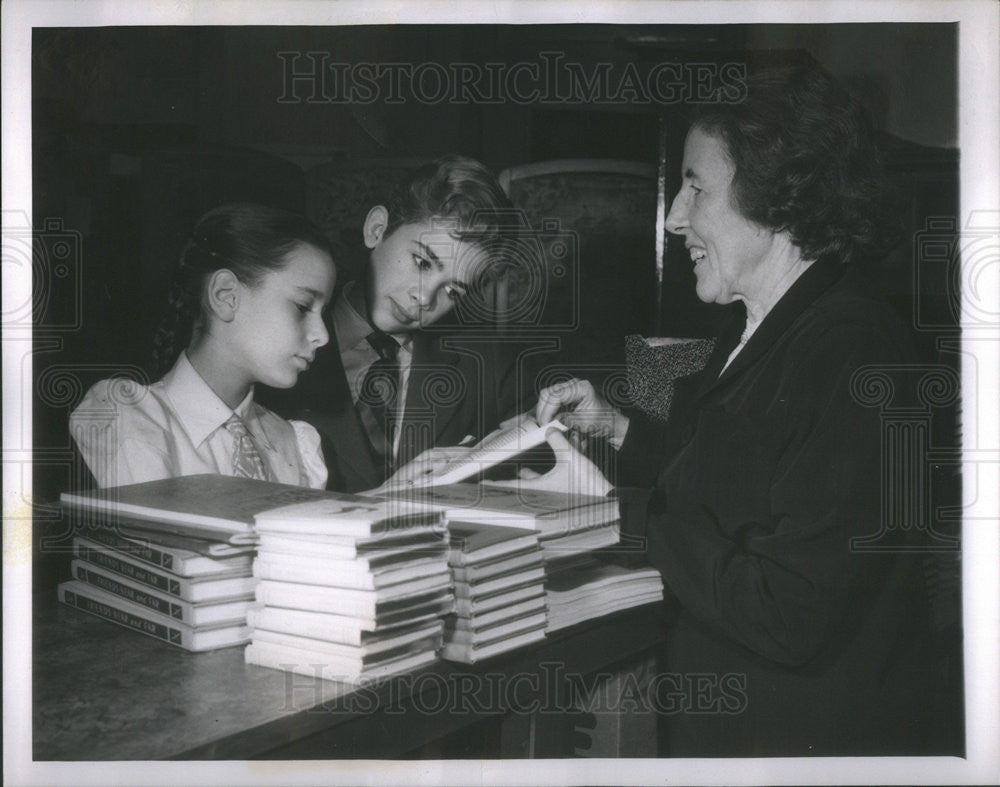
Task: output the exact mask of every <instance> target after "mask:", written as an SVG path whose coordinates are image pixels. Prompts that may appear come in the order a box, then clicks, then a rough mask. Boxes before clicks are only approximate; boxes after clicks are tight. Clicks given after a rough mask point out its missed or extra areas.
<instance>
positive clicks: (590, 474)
mask: <svg viewBox="0 0 1000 787" xmlns="http://www.w3.org/2000/svg"><path fill="white" fill-rule="evenodd" d="M877 162H878V156H877V154H876V150H875V147H874V144H873V141H872V136H871V133H870V131H869V129H868V127H867V125H866V124H865V121H864V119H863V115H862V114H861V112H860V111H859V109H858V107H857V106H856V104H855V103H854V101H853V100H852V99H851V98H850V97H849V96H848V95H847V94H846V93H844V92H843V91H842V90H841V89H840V88H839V87H838V86H837V85H836V84H835V83H834V82H833V81H832V80H831V79H830V78H829V77H828V76H827V75H825V74H823V73H821V72H818V71H817V70H814V69H804V68H802V69H795V70H786V71H779V72H770V73H765V74H762V75H760V76H758V77H756V78H754V79H752V80H751V81H750V84H749V86H748V95H747V97H746V100H745V101H744V102H742V103H740V104H734V105H722V106H714V107H711V108H710V109H709V110H708V111H707V112H705V113H704V114H702V115H701V116H700V117H699V118H698V119H697V121H696V122H695V123H694V125H693V127H692V128H691V130H690V132H689V134H688V136H687V140H686V143H685V147H684V159H683V162H682V164H681V171H682V175H683V180H682V183H681V187H680V191H679V192H678V193H677V196H676V197H675V199H674V201H673V205H672V207H671V209H670V214H669V216H668V217H667V226H668V228H669V230H670V232H672V233H674V234H677V235H679V236H681V237H682V238H683V239H684V245H685V247H686V248H687V249H688V250H689V252H690V256H691V261H692V263H693V264H694V273H695V276H696V279H697V293H698V297H699V298H700V299H701V300H703V301H706V302H714V303H720V304H729V303H733V302H735V301H741V302H742V303H743V305H744V306H745V312H744V310H743V309H740V308H739V307H738V306H737V307H735V308H734V310H733V313H732V319H731V321H730V322H729V324H728V326H727V327H725V328H724V330H723V331H722V332H721V334H720V336H719V337H718V340H717V343H716V348H715V351H714V355H713V356H712V357H711V358H710V360H709V361H708V365H707V367H706V368H705V369H704V370H703V371H702V372H701V373H699V374H697V375H694V376H692V377H687V378H682V379H680V380H678V381H677V389H676V392H675V395H674V402H673V405H672V411H671V415H670V419H669V422H668V424H667V425H666V427H665V429H658V428H656V427H654V426H653V425H652V424H651V423H649V422H646V421H644V420H643V419H642V418H641V417H639V416H633V418H632V419H629V418H628V417H626V416H625V415H624V414H622V413H618V412H615V411H612V410H611V408H610V407H609V406H608V405H607V404H605V403H604V402H603V401H602V400H601V399H600V398H599V397H598V396H597V394H596V393H595V392H594V390H593V388H592V387H591V386H590V385H589V384H588V383H586V382H583V381H574V382H572V383H570V384H568V385H562V386H559V387H554V388H550V389H546V390H543V391H542V392H541V397H540V400H539V403H538V406H537V408H536V414H537V419H538V422H539V423H545V422H547V421H548V420H550V419H551V418H553V417H555V416H556V415H557V414H558V413H559V412H560V411H562V410H567V409H568V410H569V412H564V413H563V415H562V419H563V420H564V421H565V422H567V423H570V424H573V425H575V426H576V427H577V428H579V429H580V430H582V431H584V432H596V431H598V430H599V429H601V428H605V429H606V428H607V425H608V424H609V423H613V424H614V427H613V428H614V433H615V434H614V435H609V436H610V437H611V438H612V444H619V441H621V442H620V450H619V462H618V478H617V481H618V484H619V486H618V489H617V495H618V497H619V498H620V500H621V517H622V525H621V526H622V532H623V534H630V535H633V536H639V537H641V538H642V541H641V542H640V543H642V544H644V548H645V552H646V556H647V558H648V560H649V562H650V563H652V565H654V566H655V567H657V568H658V569H659V570H660V572H661V573H662V575H663V581H664V584H665V586H666V589H667V591H668V595H669V596H671V597H672V598H671V600H670V605H671V606H672V609H671V611H670V615H669V616H668V624H669V625H668V629H667V640H666V644H665V647H664V649H663V653H662V654H661V656H662V658H661V663H660V670H661V672H664V671H665V672H668V673H670V674H671V675H672V676H674V680H673V681H672V682H671V681H665V682H660V683H659V684H658V685H659V686H660V687H661V689H662V691H663V692H666V693H671V692H672V693H674V694H676V692H677V691H678V690H680V691H681V692H685V691H687V690H688V688H690V685H693V684H691V680H692V679H696V678H697V676H698V675H705V674H708V675H709V676H710V678H711V679H710V680H708V681H707V682H704V681H703V683H702V685H703V686H709V687H714V688H713V689H706V690H705V691H708V693H709V694H711V692H712V691H714V692H715V693H716V694H718V692H719V691H720V686H722V687H729V690H727V691H726V694H725V696H724V697H722V699H723V700H724V701H722V702H719V701H717V700H718V699H719V697H714V696H713V697H705V698H703V699H704V700H705V701H704V702H703V703H701V709H703V710H704V709H708V711H709V712H707V713H705V712H698V711H699V707H698V703H688V705H687V706H686V707H683V703H681V705H682V707H677V706H678V703H677V702H676V697H675V699H674V701H673V705H671V704H670V703H669V702H667V699H669V698H666V699H663V705H664V706H668V707H672V709H673V712H672V713H671V714H670V715H669V716H665V717H664V721H665V722H666V724H665V727H666V736H665V740H664V741H662V743H663V744H664V745H665V749H664V752H663V753H665V754H673V755H686V756H711V755H720V754H721V755H736V756H758V755H804V754H876V753H877V754H886V753H920V752H922V751H925V750H926V749H925V746H926V744H927V741H925V740H924V739H923V736H924V732H923V724H922V719H923V718H924V717H925V716H926V714H927V711H926V709H925V706H926V702H925V697H926V694H925V693H924V690H923V689H922V685H923V684H924V682H926V678H927V675H928V670H927V668H926V666H925V663H924V661H923V660H922V659H923V657H922V653H923V649H922V648H921V646H920V643H921V639H922V637H923V634H922V632H923V626H922V621H923V620H924V619H925V613H924V592H923V585H922V582H921V578H920V575H919V573H917V572H916V571H915V566H914V564H913V563H912V562H911V560H910V558H909V557H907V555H905V554H903V553H901V552H894V553H885V552H877V553H874V552H861V551H852V546H851V540H852V538H853V537H857V536H866V535H872V534H874V533H877V532H879V526H880V524H879V520H880V494H881V493H882V490H881V488H880V483H881V478H882V477H883V474H882V465H881V461H882V460H881V454H880V439H881V428H880V420H879V413H878V411H877V410H876V409H873V408H871V407H865V406H863V405H862V404H861V403H859V402H858V401H856V400H855V398H854V397H852V393H851V379H852V375H853V374H854V373H855V372H856V371H857V370H858V369H859V368H860V367H862V366H865V365H867V364H899V363H905V362H907V361H909V360H910V359H911V348H910V342H909V340H908V334H907V332H906V331H905V329H904V327H903V325H902V324H901V323H900V322H899V321H898V320H897V318H896V317H895V316H894V315H893V313H892V312H891V311H890V309H889V308H888V307H887V305H886V304H885V303H883V301H882V300H880V299H879V298H878V297H877V296H876V295H875V294H874V293H873V291H872V287H871V286H870V285H869V284H868V283H867V282H866V280H865V279H864V278H863V277H862V275H861V274H860V273H859V271H858V268H859V267H860V266H861V265H863V264H865V263H870V262H874V261H876V260H877V258H878V255H879V254H880V253H881V252H882V251H883V250H884V249H885V248H886V246H887V244H886V243H885V241H886V238H887V235H888V233H886V232H885V231H884V229H883V217H884V216H885V215H886V211H885V210H884V207H883V205H882V203H881V200H882V198H883V193H884V192H883V189H882V187H881V181H880V179H879V170H878V166H877ZM550 442H551V443H552V445H553V447H554V448H555V449H556V452H557V454H558V455H561V456H562V457H563V458H562V459H561V460H560V462H559V463H558V465H557V468H556V469H555V470H553V471H552V473H550V474H549V476H546V477H543V478H542V479H541V480H540V481H538V482H536V483H538V484H540V485H543V486H549V487H561V488H564V489H565V488H571V489H579V490H585V491H604V490H608V489H610V485H609V484H608V483H607V481H605V480H604V478H603V477H602V476H601V475H600V473H599V471H598V470H597V468H596V467H595V466H593V465H592V464H590V463H589V462H588V461H587V460H586V459H584V458H583V457H582V455H579V454H577V453H576V452H575V451H574V449H573V448H572V447H571V446H570V444H569V443H568V442H567V441H566V440H565V439H564V438H563V436H562V435H560V434H556V433H555V430H553V432H552V434H551V435H550ZM626 484H631V485H633V487H635V488H628V487H627V486H625V485H626ZM643 487H645V488H643ZM734 686H735V687H738V690H737V691H735V692H734V691H733V690H732V689H733V687H734ZM688 693H690V692H688ZM734 696H735V699H734ZM688 699H689V700H690V699H691V698H690V697H688Z"/></svg>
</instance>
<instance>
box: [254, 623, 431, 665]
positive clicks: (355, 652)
mask: <svg viewBox="0 0 1000 787" xmlns="http://www.w3.org/2000/svg"><path fill="white" fill-rule="evenodd" d="M441 632H442V627H441V623H440V622H438V623H437V625H435V626H433V627H431V628H427V627H421V628H419V629H415V630H413V631H410V632H408V633H407V634H405V635H401V636H397V637H392V638H386V639H383V640H376V641H374V642H372V643H369V644H367V645H345V644H343V643H341V642H333V641H330V640H323V639H317V638H316V637H307V636H301V635H298V634H288V633H285V632H281V631H269V630H267V629H254V631H253V633H252V634H251V639H250V641H251V642H252V643H253V644H254V645H261V644H265V643H267V644H271V645H281V646H283V647H287V648H296V649H298V650H307V651H313V652H317V653H326V654H329V655H331V656H335V657H337V658H339V659H351V660H353V661H355V662H357V663H358V664H360V665H364V666H370V665H373V664H377V663H379V662H381V661H387V660H389V659H394V658H397V657H399V656H402V655H405V654H409V653H417V652H420V651H428V650H430V651H434V650H437V649H438V648H439V647H441Z"/></svg>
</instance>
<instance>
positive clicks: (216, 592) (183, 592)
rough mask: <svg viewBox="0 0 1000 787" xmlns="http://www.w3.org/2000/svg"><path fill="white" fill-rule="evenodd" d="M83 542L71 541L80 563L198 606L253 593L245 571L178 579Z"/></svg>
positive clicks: (248, 570) (252, 581) (252, 584)
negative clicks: (96, 567)
mask: <svg viewBox="0 0 1000 787" xmlns="http://www.w3.org/2000/svg"><path fill="white" fill-rule="evenodd" d="M86 542H87V540H86V539H83V538H75V539H73V554H74V555H75V556H76V557H77V558H79V559H80V560H85V561H87V562H88V563H91V564H93V565H95V566H98V567H100V568H103V569H105V570H106V571H110V572H113V573H115V574H118V575H121V576H123V577H125V578H126V579H130V580H132V581H133V582H135V583H138V584H139V585H142V586H144V587H147V588H151V589H153V590H158V591H160V592H161V593H164V594H166V595H168V596H173V597H175V598H179V599H183V600H184V601H194V602H199V601H211V600H216V599H224V598H235V597H238V596H246V595H247V594H249V593H253V591H254V586H255V585H256V583H257V580H256V579H254V577H253V576H252V575H251V573H250V569H249V567H247V568H246V569H243V570H241V571H239V572H235V573H233V572H229V573H227V574H226V575H223V576H202V577H181V576H178V575H176V574H173V573H171V572H169V571H162V570H160V571H157V570H155V569H153V568H151V567H150V566H149V564H147V563H143V562H141V561H139V560H133V559H131V558H130V557H128V556H126V555H124V554H121V553H117V552H113V551H111V550H108V549H106V548H104V547H100V548H94V547H91V546H88V545H87V543H86Z"/></svg>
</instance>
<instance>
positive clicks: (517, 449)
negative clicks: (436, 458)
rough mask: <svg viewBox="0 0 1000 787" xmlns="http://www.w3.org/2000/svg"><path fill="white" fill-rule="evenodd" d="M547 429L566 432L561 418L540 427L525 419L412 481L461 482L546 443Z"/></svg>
mask: <svg viewBox="0 0 1000 787" xmlns="http://www.w3.org/2000/svg"><path fill="white" fill-rule="evenodd" d="M549 429H558V430H560V431H563V432H565V431H566V429H567V427H566V425H565V424H563V423H561V422H560V421H549V422H548V423H547V424H542V425H541V426H539V425H538V424H537V423H535V422H534V421H532V420H531V419H528V420H525V421H522V422H521V423H520V424H518V425H517V426H512V427H510V428H509V429H501V430H499V431H496V432H493V433H492V434H489V435H487V436H486V437H485V438H483V439H482V440H481V441H480V442H479V443H477V444H476V445H474V446H472V447H471V448H470V449H469V452H468V453H466V454H463V455H462V456H459V457H456V458H455V459H453V460H452V461H450V462H448V464H446V465H445V466H444V467H442V468H440V469H439V470H438V471H436V472H434V473H431V474H428V475H427V476H425V477H422V478H420V479H417V480H415V481H414V485H415V486H442V485H444V484H455V483H458V482H459V481H464V480H465V479H467V478H471V477H472V476H474V475H476V474H478V473H480V472H482V471H483V470H487V469H489V468H491V467H493V466H494V465H497V464H500V463H501V462H504V461H506V460H508V459H510V458H512V457H515V456H517V455H518V454H520V453H521V452H523V451H527V450H528V449H530V448H535V447H537V446H539V445H541V444H542V443H544V442H545V435H546V433H547V432H548V430H549Z"/></svg>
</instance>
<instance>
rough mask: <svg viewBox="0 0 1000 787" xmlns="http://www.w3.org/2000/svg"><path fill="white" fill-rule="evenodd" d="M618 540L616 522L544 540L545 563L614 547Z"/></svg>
mask: <svg viewBox="0 0 1000 787" xmlns="http://www.w3.org/2000/svg"><path fill="white" fill-rule="evenodd" d="M618 540H619V532H618V521H615V522H611V523H610V524H608V525H601V526H599V527H592V528H590V529H588V530H576V531H574V532H572V533H566V534H564V535H561V536H558V537H555V538H543V539H542V540H541V547H542V555H543V556H544V558H545V562H546V563H548V562H551V561H553V560H560V559H562V558H566V557H570V556H572V555H580V554H583V553H585V552H593V551H594V550H595V549H603V548H604V547H609V546H614V545H615V544H617V543H618Z"/></svg>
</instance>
